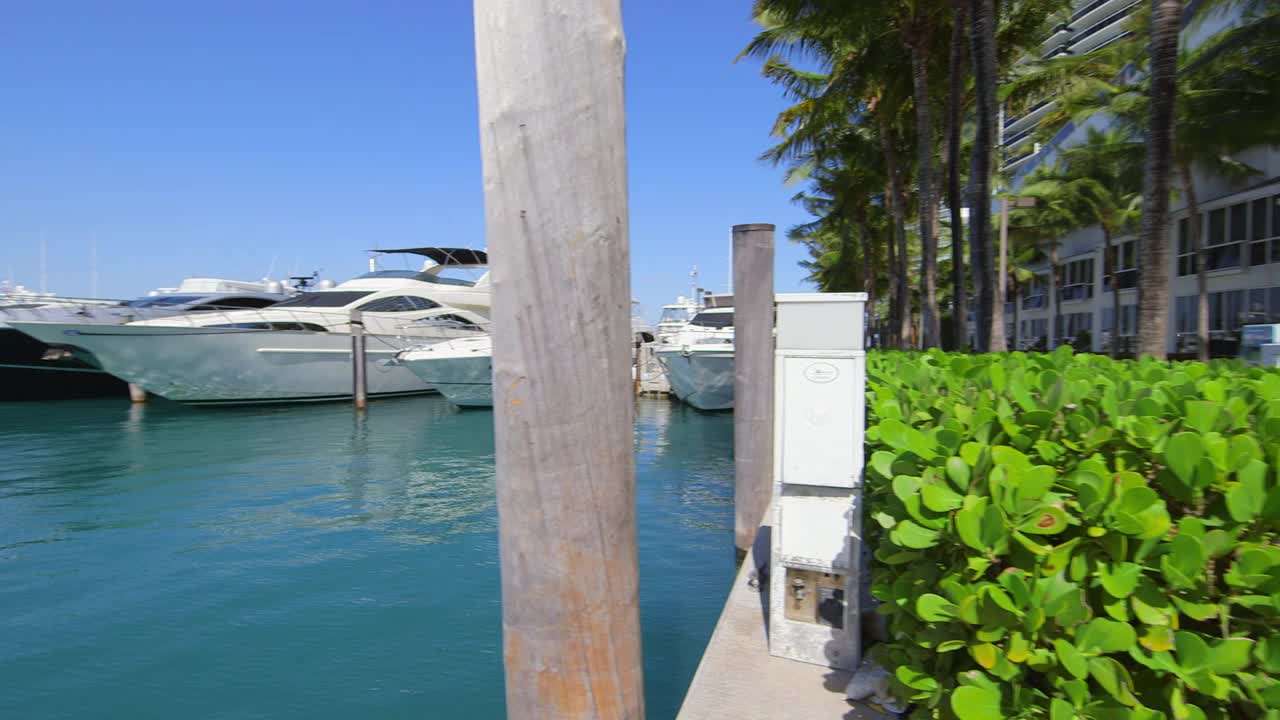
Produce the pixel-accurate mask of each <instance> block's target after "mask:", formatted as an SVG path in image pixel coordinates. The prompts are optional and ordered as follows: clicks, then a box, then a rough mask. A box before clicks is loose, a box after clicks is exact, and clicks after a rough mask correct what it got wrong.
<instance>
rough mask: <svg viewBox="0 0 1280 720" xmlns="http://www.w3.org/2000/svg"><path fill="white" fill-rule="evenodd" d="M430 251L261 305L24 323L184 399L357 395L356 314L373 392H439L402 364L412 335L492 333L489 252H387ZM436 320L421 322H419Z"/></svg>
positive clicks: (427, 338) (428, 338)
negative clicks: (134, 318)
mask: <svg viewBox="0 0 1280 720" xmlns="http://www.w3.org/2000/svg"><path fill="white" fill-rule="evenodd" d="M377 252H380V253H384V254H390V253H397V254H410V255H417V256H423V257H425V258H426V260H424V267H423V268H422V269H421V270H416V271H415V270H378V269H371V270H370V272H369V273H367V274H365V275H361V276H360V277H358V278H355V279H353V280H349V281H347V282H345V283H342V284H340V285H337V286H334V287H331V288H324V289H318V290H314V291H311V292H304V293H300V294H298V295H296V296H294V297H292V298H290V299H288V300H287V301H284V302H281V303H278V304H276V305H273V306H271V307H268V308H264V309H261V310H241V311H225V312H223V311H217V312H206V313H197V314H192V315H186V316H179V317H169V318H163V319H158V320H148V321H143V322H134V323H129V324H126V325H121V326H116V327H97V326H85V325H80V324H72V323H36V322H28V323H14V327H16V328H17V329H19V330H21V331H23V332H25V333H27V334H29V335H31V336H33V337H35V338H36V339H38V340H41V341H42V342H46V343H48V344H50V345H53V346H55V347H64V348H69V349H73V350H74V351H76V352H83V353H86V354H88V355H89V356H90V357H92V358H93V362H95V363H97V364H98V365H99V366H100V367H102V368H103V369H104V370H106V371H107V372H109V373H111V374H112V375H115V376H116V377H119V378H121V379H123V380H126V381H128V382H130V383H135V384H137V385H139V386H141V387H143V388H145V389H146V390H148V391H150V392H152V393H155V394H157V395H160V396H162V397H165V398H168V399H170V400H175V401H178V402H184V403H191V404H197V405H231V404H249V403H281V402H314V401H325V400H341V399H346V398H350V397H351V396H352V379H351V378H352V376H351V330H352V323H353V313H354V314H356V316H357V317H358V318H359V321H360V322H362V324H363V328H364V334H365V336H366V338H367V341H366V347H367V350H366V364H367V367H366V378H367V383H368V395H369V397H371V398H373V397H390V396H397V395H412V394H421V393H427V392H431V391H432V388H431V387H430V386H429V385H428V384H426V383H424V382H422V381H421V380H420V379H419V378H418V377H417V376H416V375H414V374H413V373H412V372H411V371H409V370H408V369H407V368H406V367H404V366H403V365H401V364H399V363H397V362H395V356H396V354H397V353H399V352H400V351H401V350H404V349H406V348H408V347H410V346H413V345H419V344H424V343H433V342H439V341H442V340H448V339H452V338H458V337H468V336H474V335H479V334H481V332H482V331H480V330H479V329H478V325H480V324H482V323H484V322H486V320H487V318H486V317H485V315H484V314H482V313H487V312H488V308H489V283H488V273H487V272H483V273H482V275H481V277H480V278H479V279H478V280H474V281H469V280H465V279H460V278H456V277H451V276H449V275H446V274H445V271H449V270H458V269H465V270H473V271H477V272H480V271H481V270H482V269H483V268H485V267H486V266H487V263H488V258H487V256H486V255H485V253H483V252H481V251H477V250H469V249H459V248H436V247H428V248H406V249H400V250H381V251H377ZM426 319H430V320H431V322H430V323H427V324H421V323H418V322H416V321H421V320H426Z"/></svg>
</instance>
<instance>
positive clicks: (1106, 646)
mask: <svg viewBox="0 0 1280 720" xmlns="http://www.w3.org/2000/svg"><path fill="white" fill-rule="evenodd" d="M1135 642H1137V635H1136V633H1134V631H1133V626H1132V625H1130V624H1129V623H1122V622H1116V621H1115V620H1107V619H1105V618H1095V619H1093V620H1090V621H1089V622H1087V623H1085V625H1084V626H1083V627H1081V628H1080V630H1079V631H1078V632H1077V633H1076V647H1077V648H1078V649H1079V650H1080V651H1081V652H1083V653H1084V654H1086V655H1100V654H1106V653H1118V652H1123V651H1125V650H1128V649H1129V648H1130V647H1132V646H1133V644H1134V643H1135Z"/></svg>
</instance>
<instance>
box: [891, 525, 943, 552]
mask: <svg viewBox="0 0 1280 720" xmlns="http://www.w3.org/2000/svg"><path fill="white" fill-rule="evenodd" d="M939 534H940V533H939V532H938V531H937V530H929V529H926V528H923V527H921V526H920V525H917V524H916V523H914V522H912V521H911V520H903V521H902V522H900V523H898V525H897V526H896V527H895V528H894V529H893V530H891V531H889V537H890V538H891V539H892V540H893V542H894V543H896V544H898V545H901V546H902V547H906V548H912V549H914V550H924V549H926V548H931V547H934V546H935V545H937V544H938V535H939Z"/></svg>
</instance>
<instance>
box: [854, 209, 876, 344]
mask: <svg viewBox="0 0 1280 720" xmlns="http://www.w3.org/2000/svg"><path fill="white" fill-rule="evenodd" d="M858 228H859V230H860V231H861V232H862V291H863V292H865V293H866V294H867V330H868V332H867V334H868V335H871V334H872V333H871V330H874V328H875V326H876V322H875V320H876V261H875V243H874V242H873V240H872V238H871V227H870V226H869V225H868V224H867V216H866V213H862V214H861V215H859V217H858Z"/></svg>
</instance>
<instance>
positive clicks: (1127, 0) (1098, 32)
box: [1001, 0, 1141, 171]
mask: <svg viewBox="0 0 1280 720" xmlns="http://www.w3.org/2000/svg"><path fill="white" fill-rule="evenodd" d="M1140 2H1141V0H1075V2H1074V3H1073V6H1072V8H1071V14H1070V15H1069V16H1068V17H1067V18H1066V19H1065V20H1063V22H1061V23H1058V24H1057V25H1056V26H1054V28H1053V32H1052V34H1050V35H1049V37H1048V38H1047V39H1046V40H1045V41H1044V42H1043V43H1041V44H1040V48H1039V58H1027V59H1026V60H1027V61H1032V60H1037V59H1039V60H1047V59H1049V58H1053V57H1058V56H1059V55H1084V54H1086V53H1091V52H1093V51H1094V50H1098V49H1099V48H1102V47H1105V46H1107V45H1109V44H1111V43H1113V42H1115V41H1117V40H1120V39H1121V38H1124V37H1127V36H1129V35H1131V34H1132V33H1131V32H1130V31H1129V30H1128V28H1127V27H1126V24H1125V19H1126V18H1128V17H1129V15H1130V14H1132V13H1133V11H1134V9H1135V8H1137V7H1138V5H1139V4H1140ZM1054 105H1055V103H1054V101H1053V99H1052V98H1046V99H1044V100H1042V101H1041V102H1039V103H1037V104H1035V105H1033V106H1032V107H1031V109H1030V110H1028V111H1027V112H1026V113H1024V114H1022V115H1018V116H1013V117H1007V118H1003V119H1002V127H1001V131H1002V133H1001V137H1002V140H1001V147H1002V151H1003V156H1004V168H1005V170H1006V171H1017V170H1018V169H1019V168H1020V167H1022V166H1024V165H1027V164H1028V163H1030V161H1032V159H1033V158H1035V156H1036V155H1037V154H1038V153H1039V151H1040V147H1039V146H1038V145H1037V144H1036V142H1035V141H1034V139H1033V136H1034V134H1035V130H1036V128H1037V126H1038V125H1039V123H1040V121H1041V120H1043V119H1044V118H1045V116H1046V115H1048V114H1049V113H1050V112H1052V111H1053V109H1054Z"/></svg>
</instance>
